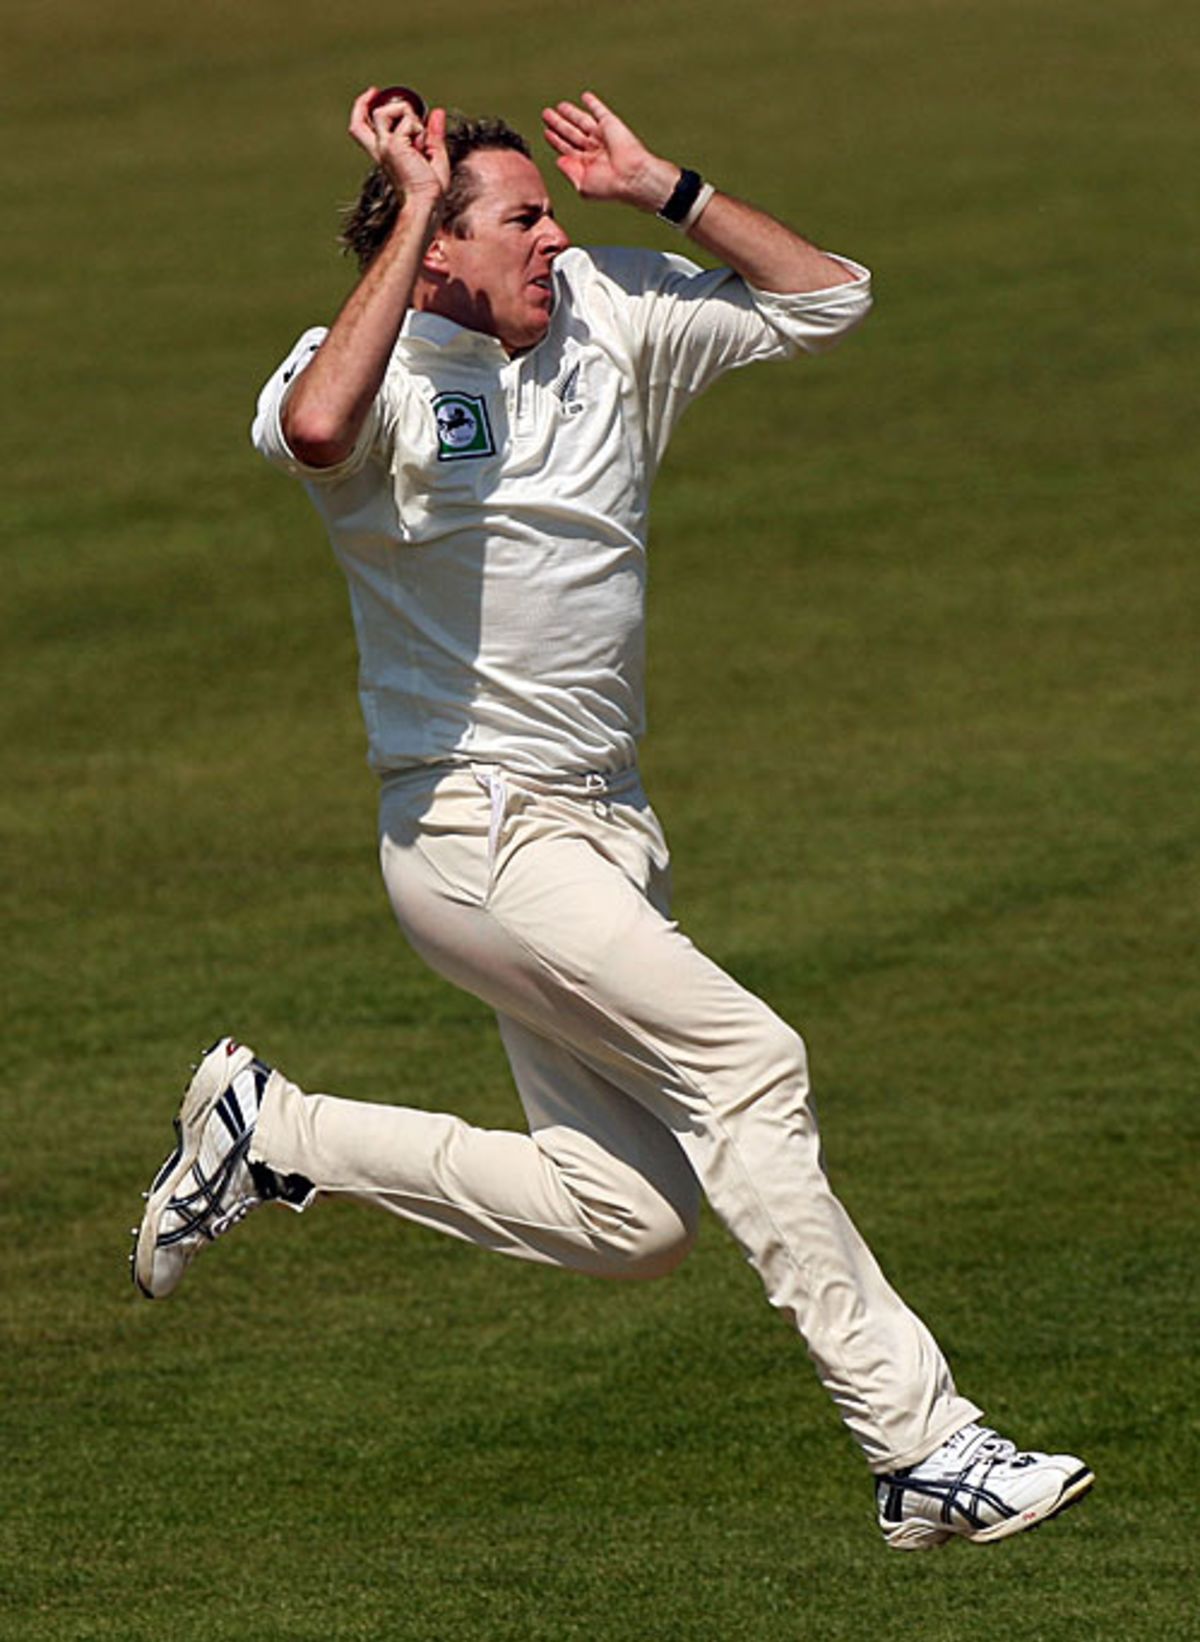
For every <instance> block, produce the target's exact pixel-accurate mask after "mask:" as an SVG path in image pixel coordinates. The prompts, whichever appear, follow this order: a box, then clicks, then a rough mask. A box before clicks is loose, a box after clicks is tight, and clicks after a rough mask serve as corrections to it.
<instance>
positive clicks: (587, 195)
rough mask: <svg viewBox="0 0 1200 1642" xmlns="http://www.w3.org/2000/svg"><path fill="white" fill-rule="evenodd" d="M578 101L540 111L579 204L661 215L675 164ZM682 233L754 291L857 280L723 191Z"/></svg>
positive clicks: (589, 103)
mask: <svg viewBox="0 0 1200 1642" xmlns="http://www.w3.org/2000/svg"><path fill="white" fill-rule="evenodd" d="M582 101H583V104H584V106H583V107H582V108H580V107H578V106H577V105H576V104H575V103H558V104H556V106H555V107H554V108H544V109H543V110H542V122H543V130H544V132H545V136H546V141H547V142H548V143H549V144H550V146H551V148H552V149H553V150H554V152H555V153H556V154H557V155H558V160H557V164H558V169H559V170H560V171H561V172H562V174H563V175H564V176H565V177H566V178H567V179H568V181H569V182H570V183H571V185H572V186H573V187H574V188H575V189H576V191H577V192H578V193H579V194H580V195H581V196H582V198H583V199H585V200H614V201H617V202H619V203H621V204H622V205H632V206H635V207H636V208H637V209H638V210H639V211H661V210H662V208H663V206H664V205H665V204H666V203H667V201H668V200H669V199H670V198H671V195H672V194H673V193H674V191H675V185H676V184H677V183H678V181H679V178H680V168H679V166H677V165H672V163H671V162H670V160H664V159H660V158H659V157H658V155H656V154H652V153H651V152H650V150H649V149H648V148H647V147H646V145H645V144H644V143H643V142H642V140H641V138H640V137H638V136H635V134H634V133H633V132H632V131H631V130H630V129H629V127H628V126H627V125H626V124H625V122H624V121H623V120H621V119H618V117H617V116H616V115H615V114H614V113H613V111H612V109H611V108H608V107H606V105H605V104H604V103H602V102H601V101H600V99H599V97H597V96H596V95H595V93H594V92H591V91H585V92H584V94H583V98H582ZM687 234H688V237H689V239H691V240H693V241H694V242H695V243H696V244H697V245H700V246H702V247H703V248H704V250H706V251H710V252H711V253H712V255H713V256H715V257H719V258H720V260H721V261H722V262H723V263H725V264H726V266H727V267H729V268H732V269H733V271H734V272H735V273H737V274H741V276H742V278H743V279H745V280H746V281H747V282H748V283H749V284H751V285H753V286H754V287H755V288H756V289H757V290H760V291H778V292H800V291H820V290H828V289H830V288H831V287H833V286H835V285H848V284H851V283H853V282H854V280H855V279H856V277H859V276H856V274H855V273H854V271H853V269H851V268H849V267H847V266H846V265H845V264H844V263H842V262H839V261H837V259H836V258H834V257H830V256H826V254H825V253H824V252H823V251H819V250H818V249H817V247H816V246H815V245H811V244H810V243H809V242H808V240H806V239H804V238H802V236H801V235H799V234H797V233H796V232H795V231H794V230H793V229H791V228H788V227H786V226H785V225H784V224H783V223H781V222H778V221H776V219H775V218H774V217H771V216H768V215H767V213H766V212H765V211H760V210H758V208H757V207H756V206H753V205H747V204H745V203H744V202H743V201H742V200H736V199H733V198H732V197H731V196H730V195H728V194H713V195H712V196H711V197H710V198H709V199H708V201H707V202H706V203H705V205H704V207H703V209H702V210H701V212H700V214H699V215H698V216H697V217H696V218H695V220H694V221H692V222H691V223H690V224H689V225H688V228H687Z"/></svg>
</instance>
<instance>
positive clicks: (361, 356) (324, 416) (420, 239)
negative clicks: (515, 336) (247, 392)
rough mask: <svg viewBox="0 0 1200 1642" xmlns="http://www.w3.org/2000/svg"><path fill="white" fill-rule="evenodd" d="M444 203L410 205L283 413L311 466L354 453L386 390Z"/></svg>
mask: <svg viewBox="0 0 1200 1642" xmlns="http://www.w3.org/2000/svg"><path fill="white" fill-rule="evenodd" d="M435 216H436V202H426V201H423V200H421V199H420V198H417V199H410V200H409V201H407V202H406V203H405V206H404V208H403V210H402V211H401V213H400V215H399V217H398V218H397V221H396V226H395V228H394V229H393V230H392V233H391V235H390V236H389V238H388V240H387V242H386V243H385V245H384V246H383V247H382V249H381V250H380V252H379V254H378V255H377V256H376V258H375V260H374V261H373V262H372V263H371V265H370V267H369V268H368V269H367V270H366V272H365V273H364V274H363V276H362V278H361V279H360V280H359V282H358V284H357V285H356V286H355V288H354V290H353V291H352V292H351V294H350V296H349V298H348V299H347V301H346V303H345V306H344V307H343V308H342V311H341V312H340V313H339V314H338V316H337V318H336V319H335V320H334V322H333V325H332V326H331V327H330V330H329V334H328V335H327V336H326V338H325V340H324V341H323V342H322V344H321V346H320V348H319V349H318V350H317V352H316V353H315V354H314V355H313V360H312V363H311V364H310V365H309V366H308V367H307V368H306V369H305V370H304V371H303V373H302V374H301V375H300V376H299V377H297V379H296V382H295V385H294V387H293V388H292V391H291V393H290V394H289V395H288V399H287V402H286V404H285V405H284V408H283V413H282V417H281V422H282V426H283V435H284V438H285V439H286V440H287V442H288V445H289V447H290V448H291V450H292V453H293V454H294V455H295V456H296V457H298V458H299V460H300V461H301V462H303V463H304V464H305V465H306V466H307V467H316V468H322V467H336V466H337V464H338V463H339V462H343V461H345V459H346V457H347V456H349V455H350V453H351V452H352V451H353V449H354V447H355V444H356V443H357V441H358V437H359V434H360V433H361V432H362V429H363V424H364V423H365V422H366V419H367V417H368V415H369V414H370V410H371V405H372V403H373V401H374V398H375V395H376V394H377V393H378V392H379V387H380V384H381V383H382V381H383V378H384V373H385V372H386V370H387V367H388V361H389V360H390V359H391V356H392V349H393V348H394V347H395V345H396V338H397V336H398V335H399V333H400V327H401V326H402V325H403V323H404V316H405V314H406V313H407V312H408V309H409V307H410V305H411V302H412V294H413V287H414V285H415V284H416V280H417V275H418V273H419V272H420V268H421V259H422V257H423V256H424V254H425V250H426V247H427V246H428V244H429V240H430V237H431V235H432V232H433V228H434V223H435Z"/></svg>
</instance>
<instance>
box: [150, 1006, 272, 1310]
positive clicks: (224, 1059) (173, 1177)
mask: <svg viewBox="0 0 1200 1642" xmlns="http://www.w3.org/2000/svg"><path fill="white" fill-rule="evenodd" d="M253 1059H254V1051H253V1050H252V1049H248V1048H247V1047H246V1045H245V1044H241V1043H238V1042H237V1041H236V1040H235V1039H234V1038H221V1039H220V1040H219V1041H218V1042H217V1043H215V1044H214V1045H213V1047H212V1048H211V1049H210V1050H209V1051H208V1053H207V1054H206V1055H205V1057H204V1059H203V1060H202V1061H201V1062H200V1064H199V1066H198V1067H197V1068H196V1072H195V1075H194V1076H193V1078H192V1081H191V1082H190V1083H189V1084H188V1086H187V1090H186V1092H185V1093H184V1097H183V1104H182V1105H181V1106H180V1108H179V1115H178V1117H176V1119H175V1135H176V1146H175V1150H174V1152H173V1153H172V1154H171V1156H170V1157H169V1158H168V1159H167V1160H166V1162H165V1163H164V1164H163V1166H162V1168H161V1169H160V1170H159V1171H158V1174H157V1175H156V1176H155V1178H154V1184H153V1185H152V1186H151V1188H150V1195H149V1197H148V1198H147V1200H146V1211H145V1213H144V1214H143V1215H142V1223H141V1225H140V1227H139V1228H138V1234H137V1242H136V1243H135V1244H134V1251H133V1281H134V1284H135V1286H136V1288H137V1289H138V1292H139V1293H141V1294H143V1295H145V1297H146V1299H147V1300H165V1299H166V1297H167V1295H168V1294H171V1293H173V1292H174V1290H175V1288H176V1287H177V1286H178V1283H179V1278H177V1279H176V1280H175V1282H174V1283H172V1284H171V1286H170V1288H166V1289H164V1288H159V1289H155V1288H154V1287H153V1280H154V1254H155V1250H156V1249H157V1247H158V1232H159V1226H160V1224H161V1221H162V1217H163V1213H164V1211H165V1210H166V1208H167V1206H168V1204H169V1203H170V1201H171V1199H172V1198H173V1197H174V1195H175V1192H176V1189H177V1187H178V1186H179V1184H180V1182H181V1181H182V1179H183V1177H184V1175H186V1174H187V1172H188V1170H189V1169H190V1168H191V1167H192V1165H193V1164H194V1163H195V1162H196V1160H197V1158H198V1157H199V1156H200V1138H201V1136H202V1135H203V1133H204V1126H205V1124H206V1123H207V1122H208V1119H209V1117H210V1115H211V1113H212V1109H213V1107H214V1106H215V1105H216V1104H217V1102H218V1101H219V1100H220V1098H221V1096H222V1095H223V1094H224V1093H225V1091H226V1089H228V1088H229V1085H230V1084H231V1083H232V1082H233V1080H234V1078H235V1077H236V1076H237V1075H238V1073H239V1072H240V1071H242V1070H243V1068H244V1067H247V1066H249V1065H250V1063H251V1062H252V1061H253ZM179 1275H180V1277H182V1275H183V1272H182V1271H181V1272H180V1274H179Z"/></svg>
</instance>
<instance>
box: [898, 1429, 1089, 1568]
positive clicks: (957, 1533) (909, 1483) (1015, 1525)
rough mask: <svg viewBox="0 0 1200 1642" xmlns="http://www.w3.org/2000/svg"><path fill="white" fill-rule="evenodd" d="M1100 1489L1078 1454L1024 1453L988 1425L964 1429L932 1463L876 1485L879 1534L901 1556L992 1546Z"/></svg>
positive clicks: (932, 1457) (939, 1450) (928, 1461)
mask: <svg viewBox="0 0 1200 1642" xmlns="http://www.w3.org/2000/svg"><path fill="white" fill-rule="evenodd" d="M1094 1481H1095V1478H1094V1477H1093V1475H1092V1473H1091V1471H1090V1470H1089V1469H1088V1467H1087V1466H1086V1465H1085V1464H1084V1463H1083V1461H1082V1460H1078V1459H1076V1458H1075V1457H1074V1455H1072V1454H1039V1453H1036V1452H1034V1453H1021V1452H1019V1450H1018V1449H1017V1446H1016V1444H1015V1443H1011V1442H1008V1441H1007V1440H1006V1439H1005V1438H1004V1437H999V1436H997V1435H996V1433H995V1432H994V1431H991V1430H989V1429H988V1427H987V1426H985V1425H974V1424H972V1425H964V1426H963V1428H962V1430H961V1431H956V1432H955V1433H954V1435H953V1436H952V1437H951V1438H950V1439H949V1441H947V1442H944V1443H943V1444H942V1446H941V1447H940V1448H937V1449H935V1450H934V1452H933V1453H932V1454H930V1456H929V1457H928V1459H924V1460H921V1462H920V1463H919V1464H918V1465H910V1466H907V1467H906V1468H905V1469H904V1470H903V1471H892V1472H889V1473H888V1474H887V1475H886V1476H881V1477H879V1478H878V1479H877V1480H876V1483H875V1499H876V1504H877V1506H878V1510H879V1526H880V1528H881V1529H882V1530H883V1536H884V1538H885V1539H886V1540H887V1542H888V1544H889V1545H890V1546H891V1547H892V1548H893V1549H894V1550H897V1551H927V1550H932V1549H933V1548H934V1547H935V1546H937V1545H945V1544H946V1543H947V1542H948V1541H949V1540H951V1539H954V1538H956V1537H957V1538H962V1539H970V1540H974V1541H975V1543H976V1544H981V1545H988V1544H991V1542H992V1541H993V1540H997V1539H1007V1538H1008V1536H1009V1535H1010V1534H1019V1533H1020V1532H1021V1530H1022V1529H1024V1528H1036V1527H1037V1526H1038V1524H1039V1523H1042V1522H1048V1521H1049V1519H1050V1518H1051V1517H1053V1516H1057V1515H1058V1513H1059V1512H1060V1511H1065V1510H1066V1508H1067V1506H1068V1505H1074V1504H1075V1502H1076V1501H1077V1500H1080V1499H1082V1498H1083V1496H1084V1495H1085V1494H1086V1493H1087V1491H1088V1489H1089V1488H1090V1487H1091V1486H1092V1483H1093V1482H1094Z"/></svg>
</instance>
